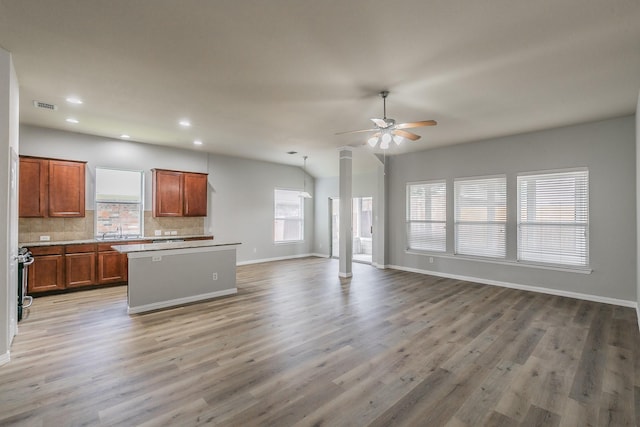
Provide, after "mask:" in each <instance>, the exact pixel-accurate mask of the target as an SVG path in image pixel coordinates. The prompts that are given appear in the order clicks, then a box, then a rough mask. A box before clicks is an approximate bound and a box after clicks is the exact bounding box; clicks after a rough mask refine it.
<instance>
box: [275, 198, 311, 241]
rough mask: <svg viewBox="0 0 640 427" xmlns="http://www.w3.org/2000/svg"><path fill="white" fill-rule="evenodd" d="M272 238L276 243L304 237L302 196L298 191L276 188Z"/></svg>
mask: <svg viewBox="0 0 640 427" xmlns="http://www.w3.org/2000/svg"><path fill="white" fill-rule="evenodd" d="M274 200H275V203H274V205H275V213H274V226H273V240H274V242H276V243H283V242H297V241H301V240H303V239H304V234H303V230H304V200H305V199H304V198H303V197H301V192H300V191H295V190H281V189H276V190H275V193H274Z"/></svg>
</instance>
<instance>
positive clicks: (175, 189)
mask: <svg viewBox="0 0 640 427" xmlns="http://www.w3.org/2000/svg"><path fill="white" fill-rule="evenodd" d="M152 171H153V190H152V197H153V216H154V217H159V216H176V217H181V216H207V174H205V173H194V172H180V171H171V170H164V169H153V170H152Z"/></svg>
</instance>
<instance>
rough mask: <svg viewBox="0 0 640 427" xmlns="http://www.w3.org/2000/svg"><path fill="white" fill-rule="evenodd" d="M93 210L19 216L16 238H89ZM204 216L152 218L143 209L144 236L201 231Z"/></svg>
mask: <svg viewBox="0 0 640 427" xmlns="http://www.w3.org/2000/svg"><path fill="white" fill-rule="evenodd" d="M94 218H95V217H94V211H92V210H87V211H85V217H84V218H20V220H19V223H18V240H19V241H20V242H38V241H40V236H49V238H50V240H51V241H52V242H55V241H70V240H89V239H93V237H94V227H95V220H94ZM204 222H205V218H204V217H196V218H171V217H159V218H154V217H153V215H152V213H151V212H150V211H145V212H144V235H145V237H154V235H155V230H161V232H162V234H163V235H164V233H165V231H176V232H177V233H176V235H178V236H191V235H202V234H204Z"/></svg>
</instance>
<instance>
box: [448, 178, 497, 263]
mask: <svg viewBox="0 0 640 427" xmlns="http://www.w3.org/2000/svg"><path fill="white" fill-rule="evenodd" d="M454 187H455V252H456V254H462V255H476V256H484V257H493V258H504V257H505V255H506V239H505V226H506V222H507V179H506V177H505V176H499V177H487V178H477V179H475V178H474V179H466V178H465V179H457V180H455V181H454Z"/></svg>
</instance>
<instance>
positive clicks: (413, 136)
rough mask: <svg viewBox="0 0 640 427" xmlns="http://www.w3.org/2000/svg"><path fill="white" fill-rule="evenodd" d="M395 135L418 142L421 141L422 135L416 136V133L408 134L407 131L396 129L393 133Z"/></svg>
mask: <svg viewBox="0 0 640 427" xmlns="http://www.w3.org/2000/svg"><path fill="white" fill-rule="evenodd" d="M391 133H392V134H394V135H398V136H401V137H403V138H407V139H410V140H411V141H417V140H419V139H420V135H416V134H415V133H411V132H407V131H406V130H400V129H395V130H394V131H392V132H391Z"/></svg>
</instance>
